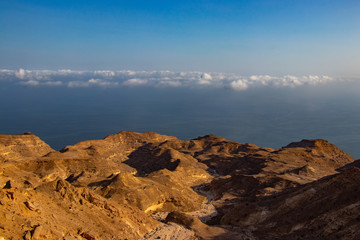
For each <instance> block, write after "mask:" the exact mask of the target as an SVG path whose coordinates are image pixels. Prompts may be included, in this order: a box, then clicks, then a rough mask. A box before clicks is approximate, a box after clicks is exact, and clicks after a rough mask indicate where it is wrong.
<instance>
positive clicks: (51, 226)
mask: <svg viewBox="0 0 360 240" xmlns="http://www.w3.org/2000/svg"><path fill="white" fill-rule="evenodd" d="M359 166H360V165H359V161H355V159H353V158H352V157H351V156H350V155H349V154H347V153H345V152H344V151H342V150H340V149H339V148H337V147H336V146H334V145H332V144H330V143H329V142H327V141H325V140H302V141H300V142H294V143H290V144H289V145H287V146H285V147H283V148H281V149H272V148H266V147H258V146H256V145H254V144H250V143H246V144H241V143H236V142H233V141H228V140H226V139H225V138H222V137H217V136H214V135H207V136H203V137H198V138H196V139H192V140H189V141H184V140H180V139H177V138H176V137H171V136H164V135H160V134H157V133H134V132H120V133H118V134H114V135H110V136H108V137H106V138H104V139H102V140H89V141H84V142H80V143H77V144H75V145H73V146H67V147H65V148H64V149H62V150H60V151H55V150H53V149H51V147H50V146H49V145H47V144H46V143H44V142H43V141H42V140H41V139H39V138H38V137H36V136H35V135H33V134H31V133H25V134H22V135H0V188H1V189H0V219H2V221H0V239H69V240H70V239H358V238H359V237H360V230H359V229H360V221H359V216H360V212H359V211H360V210H359V209H360V208H359V206H360V192H359V189H360V188H359V182H360V170H359V168H358V167H359Z"/></svg>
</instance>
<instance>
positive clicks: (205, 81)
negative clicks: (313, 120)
mask: <svg viewBox="0 0 360 240" xmlns="http://www.w3.org/2000/svg"><path fill="white" fill-rule="evenodd" d="M3 80H5V81H9V82H13V83H15V84H21V85H27V86H34V87H36V86H60V87H61V86H63V87H69V88H75V87H77V88H81V87H124V86H128V87H130V86H131V87H137V86H145V85H146V86H149V87H188V88H202V87H207V88H209V87H213V88H229V89H233V90H237V91H239V90H246V89H250V88H258V87H275V88H294V87H299V86H303V85H319V84H326V83H329V82H331V81H335V80H338V79H334V78H331V77H329V76H320V75H308V76H292V75H285V76H270V75H251V76H242V75H239V74H229V73H217V72H171V71H129V70H120V71H111V70H99V71H74V70H69V69H61V70H25V69H22V68H20V69H19V70H7V69H0V81H3Z"/></svg>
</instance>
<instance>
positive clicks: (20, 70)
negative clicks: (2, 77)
mask: <svg viewBox="0 0 360 240" xmlns="http://www.w3.org/2000/svg"><path fill="white" fill-rule="evenodd" d="M25 74H26V73H25V70H24V69H22V68H20V69H19V71H18V72H16V73H15V76H16V77H18V78H20V79H24V78H25Z"/></svg>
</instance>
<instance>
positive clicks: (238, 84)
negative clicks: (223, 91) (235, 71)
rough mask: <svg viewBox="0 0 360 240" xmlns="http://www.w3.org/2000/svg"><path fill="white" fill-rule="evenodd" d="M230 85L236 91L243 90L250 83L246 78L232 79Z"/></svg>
mask: <svg viewBox="0 0 360 240" xmlns="http://www.w3.org/2000/svg"><path fill="white" fill-rule="evenodd" d="M230 87H231V88H232V89H234V90H236V91H242V90H246V89H248V84H247V83H246V82H245V81H244V80H237V81H232V82H231V83H230Z"/></svg>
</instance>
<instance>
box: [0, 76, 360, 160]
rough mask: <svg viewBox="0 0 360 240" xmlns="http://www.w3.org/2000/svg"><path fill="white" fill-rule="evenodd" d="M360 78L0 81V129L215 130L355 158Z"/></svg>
mask: <svg viewBox="0 0 360 240" xmlns="http://www.w3.org/2000/svg"><path fill="white" fill-rule="evenodd" d="M359 85H360V84H357V83H341V84H340V83H337V84H336V83H333V84H328V85H323V86H316V87H314V86H305V87H298V88H279V89H274V88H257V89H249V90H246V91H241V92H236V91H232V90H228V89H214V88H212V89H210V88H209V89H189V88H139V87H134V88H120V87H119V88H112V89H109V88H73V89H71V88H66V87H25V86H15V85H11V84H5V83H3V84H1V85H0V133H3V134H15V133H23V132H26V131H30V132H33V133H34V134H36V135H37V136H39V137H40V138H42V139H43V140H44V141H45V142H47V143H48V144H50V146H52V147H53V148H54V149H57V150H59V149H61V148H63V147H64V146H66V145H71V144H74V143H76V142H79V141H82V140H88V139H100V138H103V137H105V136H106V135H108V134H114V133H117V132H119V131H122V130H127V131H137V132H145V131H154V132H158V133H161V134H166V135H173V136H177V137H178V138H180V139H192V138H196V137H198V136H201V135H206V134H215V135H218V136H223V137H225V138H227V139H229V140H234V141H237V142H241V143H245V142H251V143H254V144H256V145H259V146H266V147H273V148H280V147H281V146H285V145H287V144H288V143H290V142H293V141H299V140H301V139H305V138H323V139H326V140H328V141H330V142H331V143H333V144H335V145H336V146H338V147H340V148H341V149H343V150H344V151H346V152H348V153H350V154H352V155H353V156H354V157H356V158H359V157H360V147H359V146H360V110H359V106H360V95H359V94H358V92H359V90H360V87H359Z"/></svg>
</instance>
